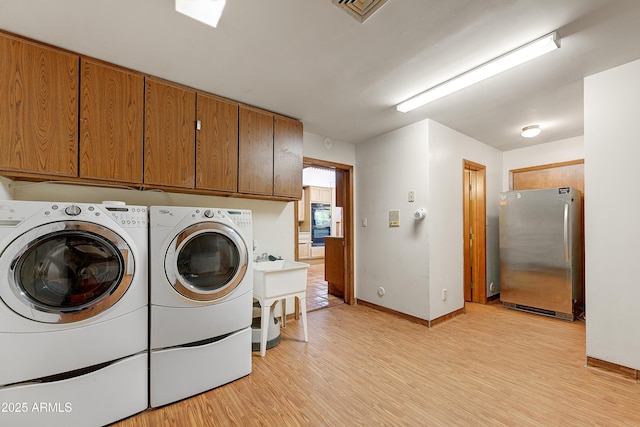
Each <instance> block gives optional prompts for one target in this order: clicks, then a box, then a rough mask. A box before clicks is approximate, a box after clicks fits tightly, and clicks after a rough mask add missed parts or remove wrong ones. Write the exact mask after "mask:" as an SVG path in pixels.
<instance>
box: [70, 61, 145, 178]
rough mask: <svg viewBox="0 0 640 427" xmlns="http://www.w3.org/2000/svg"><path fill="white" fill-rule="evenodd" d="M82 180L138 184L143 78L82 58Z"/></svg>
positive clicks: (140, 175) (139, 174)
mask: <svg viewBox="0 0 640 427" xmlns="http://www.w3.org/2000/svg"><path fill="white" fill-rule="evenodd" d="M80 88H81V90H80V177H81V178H90V179H99V180H105V181H115V182H125V183H133V184H139V183H142V182H143V176H142V172H143V171H142V159H143V153H142V141H143V140H142V138H143V114H144V75H142V74H138V73H134V72H130V71H128V70H124V69H120V68H117V67H113V66H110V65H107V64H103V63H101V62H97V61H92V60H88V59H84V58H83V59H82V61H81V74H80Z"/></svg>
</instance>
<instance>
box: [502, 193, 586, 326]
mask: <svg viewBox="0 0 640 427" xmlns="http://www.w3.org/2000/svg"><path fill="white" fill-rule="evenodd" d="M582 259H583V252H582V195H581V193H580V191H579V190H577V189H575V188H572V187H561V188H549V189H544V190H524V191H508V192H505V193H502V194H501V198H500V300H501V302H502V304H503V305H504V306H506V307H509V308H514V309H519V310H525V311H530V312H534V313H538V314H544V315H547V316H553V317H557V318H561V319H565V320H574V319H575V317H576V315H578V314H580V310H581V309H582V307H583V306H584V281H583V267H582Z"/></svg>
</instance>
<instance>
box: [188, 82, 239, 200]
mask: <svg viewBox="0 0 640 427" xmlns="http://www.w3.org/2000/svg"><path fill="white" fill-rule="evenodd" d="M197 118H198V125H199V126H198V130H197V131H196V188H201V189H205V190H219V191H228V192H234V193H235V192H236V191H237V189H238V104H237V103H234V102H230V101H226V100H223V99H220V98H216V97H214V96H209V95H205V94H203V93H200V92H199V93H198V94H197Z"/></svg>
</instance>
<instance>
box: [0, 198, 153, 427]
mask: <svg viewBox="0 0 640 427" xmlns="http://www.w3.org/2000/svg"><path fill="white" fill-rule="evenodd" d="M147 211H148V210H147V208H146V207H143V206H126V205H123V204H117V203H111V204H85V203H64V202H60V203H55V202H28V201H13V200H4V201H0V299H1V301H0V349H1V351H0V402H2V404H3V405H4V406H3V408H0V410H3V411H2V413H1V414H0V424H3V425H5V423H6V425H22V426H25V425H27V426H28V425H61V426H62V425H64V426H68V425H104V424H109V423H112V422H114V421H117V420H119V419H122V418H125V417H128V416H130V415H132V414H135V413H137V412H140V411H143V410H145V409H146V408H147V407H148V212H147Z"/></svg>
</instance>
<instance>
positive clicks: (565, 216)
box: [564, 203, 569, 264]
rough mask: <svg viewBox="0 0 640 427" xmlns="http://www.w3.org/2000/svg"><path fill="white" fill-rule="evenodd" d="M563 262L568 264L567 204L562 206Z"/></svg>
mask: <svg viewBox="0 0 640 427" xmlns="http://www.w3.org/2000/svg"><path fill="white" fill-rule="evenodd" d="M564 262H565V264H568V263H569V204H568V203H565V205H564Z"/></svg>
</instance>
